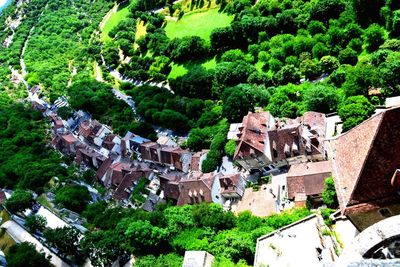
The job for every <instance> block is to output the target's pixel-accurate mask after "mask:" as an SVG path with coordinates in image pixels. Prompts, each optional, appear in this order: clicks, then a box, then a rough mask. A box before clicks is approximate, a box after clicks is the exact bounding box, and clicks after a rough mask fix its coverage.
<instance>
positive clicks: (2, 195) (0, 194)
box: [0, 190, 11, 205]
mask: <svg viewBox="0 0 400 267" xmlns="http://www.w3.org/2000/svg"><path fill="white" fill-rule="evenodd" d="M10 197H11V195H10V193H9V192H6V191H4V190H1V191H0V205H2V204H4V202H5V201H6V200H7V199H9V198H10Z"/></svg>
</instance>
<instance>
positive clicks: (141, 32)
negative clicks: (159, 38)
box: [133, 20, 147, 50]
mask: <svg viewBox="0 0 400 267" xmlns="http://www.w3.org/2000/svg"><path fill="white" fill-rule="evenodd" d="M146 34H147V27H146V25H145V24H144V21H143V20H139V21H138V22H137V23H136V35H135V43H134V44H133V47H134V48H135V50H136V49H137V48H138V47H139V45H138V44H137V43H136V41H137V40H139V39H140V38H141V37H143V36H145V35H146Z"/></svg>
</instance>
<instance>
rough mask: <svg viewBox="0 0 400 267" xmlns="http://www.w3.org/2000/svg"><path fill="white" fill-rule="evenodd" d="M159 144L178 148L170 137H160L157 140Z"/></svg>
mask: <svg viewBox="0 0 400 267" xmlns="http://www.w3.org/2000/svg"><path fill="white" fill-rule="evenodd" d="M157 143H158V144H160V145H163V146H173V147H177V146H178V144H177V143H176V142H175V141H174V140H173V139H172V138H170V137H168V136H160V137H159V138H158V139H157Z"/></svg>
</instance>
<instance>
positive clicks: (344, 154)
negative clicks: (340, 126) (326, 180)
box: [325, 108, 400, 231]
mask: <svg viewBox="0 0 400 267" xmlns="http://www.w3.org/2000/svg"><path fill="white" fill-rule="evenodd" d="M399 118H400V108H393V109H388V110H385V111H383V112H380V113H378V114H375V115H374V116H373V117H371V118H369V119H368V120H366V121H364V122H363V123H361V124H360V125H358V126H356V127H354V128H353V129H351V130H349V131H348V132H346V133H344V134H342V135H340V136H337V137H335V138H333V139H330V140H327V141H326V144H325V146H326V149H327V153H328V156H329V158H330V159H331V161H332V172H333V177H334V182H335V188H336V193H337V196H338V201H339V205H340V209H341V212H342V214H343V215H345V216H347V217H348V218H349V220H350V221H351V222H352V223H353V224H354V225H355V226H356V228H357V229H358V230H359V231H362V230H364V229H365V228H367V227H368V226H370V225H372V224H374V223H376V222H379V221H380V220H383V219H384V218H387V217H390V216H393V215H397V214H400V193H399V192H400V187H399V185H400V182H399V180H400V170H399V163H400V153H399V149H400V121H399Z"/></svg>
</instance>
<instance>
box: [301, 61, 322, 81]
mask: <svg viewBox="0 0 400 267" xmlns="http://www.w3.org/2000/svg"><path fill="white" fill-rule="evenodd" d="M300 71H301V73H302V74H303V75H304V76H305V77H306V79H309V80H313V79H315V78H317V77H318V76H319V75H320V74H321V70H320V67H319V65H318V64H317V63H316V62H315V61H314V60H311V59H306V60H303V61H302V62H301V63H300Z"/></svg>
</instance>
